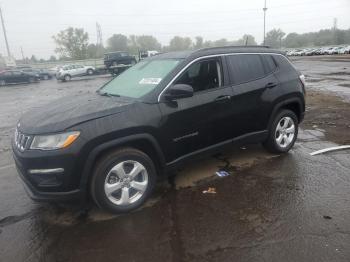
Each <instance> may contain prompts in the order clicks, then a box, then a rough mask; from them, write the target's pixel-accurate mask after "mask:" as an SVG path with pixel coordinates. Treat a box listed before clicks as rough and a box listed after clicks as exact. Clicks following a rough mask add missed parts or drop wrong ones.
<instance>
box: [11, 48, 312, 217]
mask: <svg viewBox="0 0 350 262" xmlns="http://www.w3.org/2000/svg"><path fill="white" fill-rule="evenodd" d="M304 95H305V86H304V77H303V75H301V74H300V73H299V72H298V71H297V70H296V69H294V67H293V66H292V64H291V63H290V61H289V60H288V59H287V58H286V56H285V55H284V53H282V52H281V51H277V50H273V49H270V48H267V47H258V46H256V47H221V48H208V49H201V50H197V51H186V52H174V53H164V54H160V55H157V56H154V57H150V58H147V59H145V60H143V61H141V62H139V63H137V64H136V65H134V66H133V67H131V68H130V69H128V70H126V71H124V72H123V73H122V74H120V75H119V76H118V77H116V78H114V79H112V80H111V81H109V82H107V83H106V84H105V85H104V86H102V87H101V88H99V89H98V90H97V92H96V93H92V94H91V93H88V94H85V95H81V96H75V97H67V98H64V99H61V100H58V101H56V102H54V103H51V104H50V105H47V106H45V107H43V108H37V109H34V110H32V111H29V112H28V113H26V114H24V115H23V116H22V117H21V119H20V121H19V122H18V124H17V127H16V131H15V135H14V138H13V142H12V147H13V155H14V159H15V163H16V167H17V169H18V173H19V175H20V177H21V178H22V180H23V181H24V185H25V187H26V189H27V192H28V193H29V195H30V196H31V197H32V198H33V199H35V200H45V201H49V200H51V201H59V200H60V201H62V200H71V199H74V198H78V199H85V198H86V197H91V198H92V199H93V200H94V201H95V202H96V204H97V205H98V206H100V207H101V208H104V209H107V210H109V211H110V212H114V213H118V212H119V213H120V212H127V211H130V210H133V209H135V208H137V207H139V206H140V205H142V204H143V203H144V202H145V200H146V199H147V198H148V197H149V196H150V194H151V192H152V189H153V187H154V185H155V183H156V181H157V179H158V178H161V177H164V176H165V175H166V174H167V173H169V172H168V171H169V170H170V169H172V168H174V167H176V166H178V165H179V164H181V163H184V161H185V160H189V159H193V158H194V157H195V156H198V155H200V156H203V155H204V154H213V153H214V152H217V151H220V150H222V148H223V147H225V146H232V145H239V144H247V143H262V144H263V145H264V146H265V147H266V149H268V150H269V151H271V152H274V153H286V152H288V151H289V150H290V149H291V148H292V147H293V145H294V142H295V140H296V138H297V135H298V124H299V123H300V122H301V121H302V120H303V117H304V111H305V101H304Z"/></svg>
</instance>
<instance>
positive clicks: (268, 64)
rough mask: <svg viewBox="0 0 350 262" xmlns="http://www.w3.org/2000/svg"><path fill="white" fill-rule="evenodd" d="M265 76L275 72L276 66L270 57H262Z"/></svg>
mask: <svg viewBox="0 0 350 262" xmlns="http://www.w3.org/2000/svg"><path fill="white" fill-rule="evenodd" d="M262 59H263V62H264V66H265V71H266V74H270V73H272V72H273V71H275V70H276V68H277V65H276V62H275V60H274V59H273V57H272V55H262Z"/></svg>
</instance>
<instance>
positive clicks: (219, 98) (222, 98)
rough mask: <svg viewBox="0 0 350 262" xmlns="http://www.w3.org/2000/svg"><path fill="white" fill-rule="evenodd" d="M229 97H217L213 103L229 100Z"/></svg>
mask: <svg viewBox="0 0 350 262" xmlns="http://www.w3.org/2000/svg"><path fill="white" fill-rule="evenodd" d="M230 99H231V96H229V95H224V96H218V97H217V98H215V101H225V100H230Z"/></svg>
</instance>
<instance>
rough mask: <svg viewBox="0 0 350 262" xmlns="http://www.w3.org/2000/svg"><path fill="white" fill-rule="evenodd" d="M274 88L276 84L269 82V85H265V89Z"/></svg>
mask: <svg viewBox="0 0 350 262" xmlns="http://www.w3.org/2000/svg"><path fill="white" fill-rule="evenodd" d="M275 86H277V83H275V82H270V83H267V84H266V86H265V87H266V88H273V87H275Z"/></svg>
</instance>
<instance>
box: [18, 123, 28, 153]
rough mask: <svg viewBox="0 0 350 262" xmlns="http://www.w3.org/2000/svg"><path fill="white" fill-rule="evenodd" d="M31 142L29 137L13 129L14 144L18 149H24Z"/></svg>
mask: <svg viewBox="0 0 350 262" xmlns="http://www.w3.org/2000/svg"><path fill="white" fill-rule="evenodd" d="M30 142H31V137H30V136H27V135H25V134H22V133H21V132H19V131H18V129H17V128H16V131H15V145H16V147H17V148H18V149H19V150H20V151H24V150H26V149H28V148H29V146H30Z"/></svg>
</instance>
